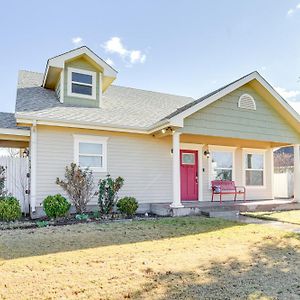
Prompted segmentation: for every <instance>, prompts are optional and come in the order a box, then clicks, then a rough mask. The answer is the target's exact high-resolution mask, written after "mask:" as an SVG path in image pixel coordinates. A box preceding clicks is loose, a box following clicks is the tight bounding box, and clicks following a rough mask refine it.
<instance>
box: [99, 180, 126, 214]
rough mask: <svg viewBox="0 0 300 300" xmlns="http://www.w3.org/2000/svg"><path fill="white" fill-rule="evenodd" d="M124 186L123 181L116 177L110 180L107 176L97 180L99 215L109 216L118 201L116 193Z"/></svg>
mask: <svg viewBox="0 0 300 300" xmlns="http://www.w3.org/2000/svg"><path fill="white" fill-rule="evenodd" d="M123 184H124V179H123V178H122V177H118V178H116V179H112V178H111V177H110V175H107V178H106V179H100V180H99V194H98V204H99V209H100V213H101V214H104V215H106V214H110V213H112V210H113V208H114V205H115V204H116V202H117V200H118V196H117V195H118V191H119V190H120V189H121V187H122V186H123Z"/></svg>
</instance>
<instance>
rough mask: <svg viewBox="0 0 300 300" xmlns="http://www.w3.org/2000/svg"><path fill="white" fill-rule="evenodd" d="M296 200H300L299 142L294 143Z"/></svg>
mask: <svg viewBox="0 0 300 300" xmlns="http://www.w3.org/2000/svg"><path fill="white" fill-rule="evenodd" d="M294 201H296V202H300V153H299V144H297V145H294Z"/></svg>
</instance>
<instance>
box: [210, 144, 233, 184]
mask: <svg viewBox="0 0 300 300" xmlns="http://www.w3.org/2000/svg"><path fill="white" fill-rule="evenodd" d="M208 150H209V152H210V156H209V162H208V172H209V181H208V188H209V189H210V190H211V181H212V180H213V178H212V152H214V151H219V152H230V153H232V181H235V151H236V147H227V146H214V145H212V146H210V145H209V146H208Z"/></svg>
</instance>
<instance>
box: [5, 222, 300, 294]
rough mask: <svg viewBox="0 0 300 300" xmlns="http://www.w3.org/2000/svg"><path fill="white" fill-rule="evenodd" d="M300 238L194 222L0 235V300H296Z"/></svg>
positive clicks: (257, 228) (253, 228)
mask: <svg viewBox="0 0 300 300" xmlns="http://www.w3.org/2000/svg"><path fill="white" fill-rule="evenodd" d="M299 278H300V237H299V235H296V234H293V235H292V234H287V233H286V232H281V231H277V230H275V229H271V228H267V227H265V226H260V225H242V224H239V223H234V222H229V221H223V220H217V219H205V218H200V217H193V218H174V219H161V220H156V221H139V222H131V223H114V224H106V225H105V224H101V225H99V224H90V225H84V224H82V225H73V226H65V227H51V228H41V229H35V230H15V231H3V232H0V299H88V298H89V299H126V298H127V299H128V298H131V299H299V298H300V283H299Z"/></svg>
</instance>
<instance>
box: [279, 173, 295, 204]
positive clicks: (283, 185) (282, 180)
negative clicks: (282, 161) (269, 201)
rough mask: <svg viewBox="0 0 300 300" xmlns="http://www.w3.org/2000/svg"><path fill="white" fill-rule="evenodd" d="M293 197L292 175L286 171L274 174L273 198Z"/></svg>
mask: <svg viewBox="0 0 300 300" xmlns="http://www.w3.org/2000/svg"><path fill="white" fill-rule="evenodd" d="M293 195H294V173H293V172H292V171H291V170H286V171H285V172H283V173H275V174H274V196H275V198H292V197H293Z"/></svg>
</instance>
